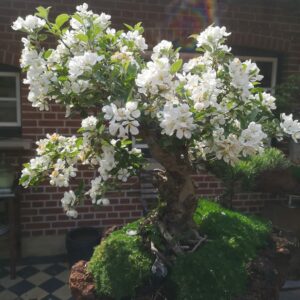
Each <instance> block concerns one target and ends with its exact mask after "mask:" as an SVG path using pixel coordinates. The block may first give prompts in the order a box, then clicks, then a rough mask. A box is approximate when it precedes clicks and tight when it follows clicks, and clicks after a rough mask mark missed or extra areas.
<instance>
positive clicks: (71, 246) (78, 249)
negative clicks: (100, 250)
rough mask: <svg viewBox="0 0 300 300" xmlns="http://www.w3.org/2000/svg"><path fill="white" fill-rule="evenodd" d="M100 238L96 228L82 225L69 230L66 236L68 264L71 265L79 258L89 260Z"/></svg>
mask: <svg viewBox="0 0 300 300" xmlns="http://www.w3.org/2000/svg"><path fill="white" fill-rule="evenodd" d="M100 240H101V233H100V232H99V230H98V229H96V228H92V227H82V228H76V229H73V230H71V231H69V232H68V233H67V236H66V248H67V255H68V262H69V266H70V267H72V266H73V265H74V264H75V263H76V262H78V261H79V260H89V259H90V258H91V257H92V255H93V252H94V248H95V247H96V246H97V245H98V244H99V243H100Z"/></svg>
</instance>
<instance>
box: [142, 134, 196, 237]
mask: <svg viewBox="0 0 300 300" xmlns="http://www.w3.org/2000/svg"><path fill="white" fill-rule="evenodd" d="M142 136H143V139H144V141H145V142H146V143H147V144H148V146H149V150H150V153H151V155H152V157H153V158H154V159H155V160H156V161H157V162H159V163H160V164H161V165H162V166H163V167H164V169H165V170H157V172H156V173H155V182H154V184H155V186H156V187H157V188H158V191H159V195H160V197H161V199H162V200H163V201H165V202H166V209H165V212H164V213H163V215H162V216H161V217H162V219H161V221H162V222H163V223H164V225H165V226H166V228H167V230H168V231H169V232H170V233H171V234H178V233H179V234H180V233H184V232H186V231H188V230H190V229H193V228H194V227H195V224H194V221H193V214H194V212H195V209H196V205H197V198H196V196H195V192H196V191H195V186H194V182H193V180H192V175H193V174H194V170H193V168H192V167H191V165H190V163H189V162H188V160H187V157H186V155H185V154H186V153H184V151H185V149H181V151H175V150H174V151H172V152H168V151H167V150H166V149H164V148H162V147H161V146H160V144H159V142H158V139H159V136H156V135H155V134H154V133H153V132H149V131H147V130H145V129H144V130H143V131H142Z"/></svg>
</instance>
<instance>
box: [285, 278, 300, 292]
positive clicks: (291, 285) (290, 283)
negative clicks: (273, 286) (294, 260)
mask: <svg viewBox="0 0 300 300" xmlns="http://www.w3.org/2000/svg"><path fill="white" fill-rule="evenodd" d="M288 289H300V280H287V281H286V282H285V284H284V286H283V287H282V290H288Z"/></svg>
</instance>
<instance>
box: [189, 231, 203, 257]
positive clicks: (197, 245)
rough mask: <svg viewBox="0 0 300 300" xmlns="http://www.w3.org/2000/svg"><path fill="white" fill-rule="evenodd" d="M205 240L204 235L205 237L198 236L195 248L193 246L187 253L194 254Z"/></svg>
mask: <svg viewBox="0 0 300 300" xmlns="http://www.w3.org/2000/svg"><path fill="white" fill-rule="evenodd" d="M206 240H207V237H206V235H205V236H204V237H201V236H200V238H199V240H198V242H197V243H196V244H195V246H194V247H193V248H192V249H191V250H189V251H188V253H193V252H195V251H196V250H197V249H198V248H199V247H200V245H201V244H202V243H203V242H205V241H206Z"/></svg>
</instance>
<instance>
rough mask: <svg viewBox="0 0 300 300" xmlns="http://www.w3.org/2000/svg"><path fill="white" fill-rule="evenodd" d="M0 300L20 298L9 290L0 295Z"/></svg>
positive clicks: (18, 299)
mask: <svg viewBox="0 0 300 300" xmlns="http://www.w3.org/2000/svg"><path fill="white" fill-rule="evenodd" d="M0 299H1V300H20V298H19V297H18V296H17V295H16V294H14V293H12V292H11V291H9V290H5V291H3V292H1V293H0Z"/></svg>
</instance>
